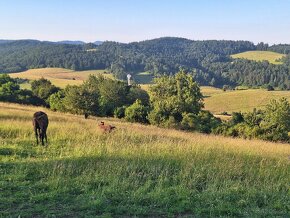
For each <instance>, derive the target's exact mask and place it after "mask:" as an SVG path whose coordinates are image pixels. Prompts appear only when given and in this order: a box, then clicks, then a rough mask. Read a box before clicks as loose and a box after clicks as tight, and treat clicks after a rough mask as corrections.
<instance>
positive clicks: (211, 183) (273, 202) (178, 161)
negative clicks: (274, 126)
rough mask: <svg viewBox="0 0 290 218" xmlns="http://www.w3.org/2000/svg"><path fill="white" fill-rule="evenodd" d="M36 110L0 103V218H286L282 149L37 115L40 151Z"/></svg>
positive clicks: (286, 165) (282, 146)
mask: <svg viewBox="0 0 290 218" xmlns="http://www.w3.org/2000/svg"><path fill="white" fill-rule="evenodd" d="M40 109H41V110H45V109H43V108H36V107H27V106H20V105H16V104H4V103H0V171H1V173H0V217H1V216H3V217H9V216H11V217H17V216H21V217H94V216H97V215H100V216H124V215H129V216H162V215H164V216H176V215H180V216H183V215H184V216H189V215H193V216H197V217H198V216H200V217H204V216H211V217H217V216H227V217H228V216H250V217H257V216H269V217H273V216H285V217H287V216H289V205H290V198H289V189H288V188H289V180H290V175H289V172H290V168H289V154H290V147H289V145H288V144H279V143H270V142H264V141H255V140H251V141H249V140H242V139H232V138H224V137H220V136H212V135H202V134H197V133H186V132H181V131H176V130H166V129H160V128H157V127H152V126H142V125H139V124H130V123H125V122H120V121H116V120H113V119H105V122H108V123H111V124H113V125H116V127H117V129H116V131H114V132H113V133H111V134H103V133H102V132H101V131H100V130H99V129H98V128H97V121H96V119H94V118H92V119H88V120H85V119H83V118H82V117H79V116H74V115H69V114H61V113H54V112H51V111H46V112H47V113H48V116H49V119H50V124H49V128H48V137H49V145H48V146H47V147H42V146H37V145H35V139H34V134H33V132H32V123H31V117H32V114H33V112H35V111H37V110H40ZM98 119H99V118H98ZM103 120H104V119H103Z"/></svg>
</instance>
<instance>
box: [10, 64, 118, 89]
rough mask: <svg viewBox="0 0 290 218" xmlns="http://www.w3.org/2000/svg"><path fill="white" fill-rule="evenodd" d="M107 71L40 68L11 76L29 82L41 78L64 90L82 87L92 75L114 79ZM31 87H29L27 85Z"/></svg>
mask: <svg viewBox="0 0 290 218" xmlns="http://www.w3.org/2000/svg"><path fill="white" fill-rule="evenodd" d="M104 71H105V70H87V71H73V70H69V69H64V68H39V69H30V70H27V71H24V72H20V73H11V74H9V75H10V76H11V77H12V78H22V79H28V80H36V79H40V78H42V77H43V78H45V79H48V80H50V81H51V82H52V84H54V85H55V86H58V87H61V88H64V87H65V86H66V85H80V84H82V83H83V81H84V80H86V79H87V78H88V76H89V75H90V74H92V75H98V74H103V75H104V76H106V77H109V78H113V76H112V75H111V74H104ZM25 87H29V85H25Z"/></svg>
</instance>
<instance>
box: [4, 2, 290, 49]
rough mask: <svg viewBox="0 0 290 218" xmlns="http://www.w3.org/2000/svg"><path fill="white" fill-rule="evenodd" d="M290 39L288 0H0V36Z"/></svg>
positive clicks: (129, 38)
mask: <svg viewBox="0 0 290 218" xmlns="http://www.w3.org/2000/svg"><path fill="white" fill-rule="evenodd" d="M162 36H179V37H185V38H189V39H195V40H198V39H201V40H202V39H233V40H250V41H253V42H255V43H257V42H260V41H264V42H268V43H271V44H272V43H290V0H0V39H27V38H29V39H39V40H51V41H59V40H83V41H86V42H90V41H96V40H113V41H120V42H131V41H140V40H146V39H152V38H157V37H162Z"/></svg>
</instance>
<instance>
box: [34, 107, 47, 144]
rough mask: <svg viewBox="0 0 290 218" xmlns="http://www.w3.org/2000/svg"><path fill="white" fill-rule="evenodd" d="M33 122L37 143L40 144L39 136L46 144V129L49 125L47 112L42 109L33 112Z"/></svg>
mask: <svg viewBox="0 0 290 218" xmlns="http://www.w3.org/2000/svg"><path fill="white" fill-rule="evenodd" d="M32 123H33V127H34V132H35V137H36V143H37V144H38V137H39V140H40V141H41V144H42V145H44V139H45V141H46V144H47V135H46V130H47V127H48V117H47V114H46V113H44V112H42V111H38V112H35V113H34V114H33V120H32Z"/></svg>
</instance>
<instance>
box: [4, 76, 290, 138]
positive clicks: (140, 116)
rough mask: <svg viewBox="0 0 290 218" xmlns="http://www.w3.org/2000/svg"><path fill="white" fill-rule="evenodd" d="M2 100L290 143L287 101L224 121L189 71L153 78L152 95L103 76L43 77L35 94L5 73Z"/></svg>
mask: <svg viewBox="0 0 290 218" xmlns="http://www.w3.org/2000/svg"><path fill="white" fill-rule="evenodd" d="M0 101H5V102H16V103H23V104H34V105H43V106H46V107H49V108H50V109H51V110H54V111H60V112H68V113H72V114H81V115H85V117H87V116H90V115H92V116H101V117H102V116H111V117H112V116H114V117H116V118H119V119H125V120H127V121H129V122H138V123H144V124H151V125H156V126H160V127H164V128H175V129H181V130H186V131H199V132H202V133H208V134H209V133H214V134H222V135H225V136H232V137H243V138H250V139H251V138H259V139H264V140H270V141H286V142H290V138H289V136H288V132H289V131H290V104H289V102H288V101H287V100H286V99H285V98H284V99H283V98H282V99H280V100H278V101H276V100H273V101H272V102H270V103H269V104H268V105H267V106H266V109H264V110H256V109H255V110H253V112H250V113H244V114H242V113H233V115H232V119H231V120H230V121H229V122H222V121H221V120H220V119H218V118H216V117H214V115H213V114H212V113H210V112H209V111H205V110H203V106H204V105H203V95H202V94H201V91H200V87H199V85H198V83H197V82H196V81H195V80H194V77H193V75H192V74H190V73H186V72H185V71H180V72H178V73H177V74H175V75H171V76H167V75H164V76H161V77H159V78H155V80H154V85H152V86H150V89H149V91H148V93H147V92H146V91H144V90H142V89H141V88H140V87H139V86H137V85H133V86H128V85H127V84H126V83H125V82H122V81H118V80H113V79H109V78H105V77H103V76H101V75H99V76H90V77H89V78H88V80H86V81H85V82H84V83H83V84H82V85H80V86H71V85H68V86H67V87H66V88H65V89H59V88H57V87H55V86H54V85H53V84H51V82H50V81H49V80H46V79H43V78H42V79H39V80H35V81H33V82H32V83H31V90H21V89H20V88H19V85H18V83H17V80H15V79H12V78H10V77H9V76H8V75H6V74H4V75H0Z"/></svg>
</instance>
